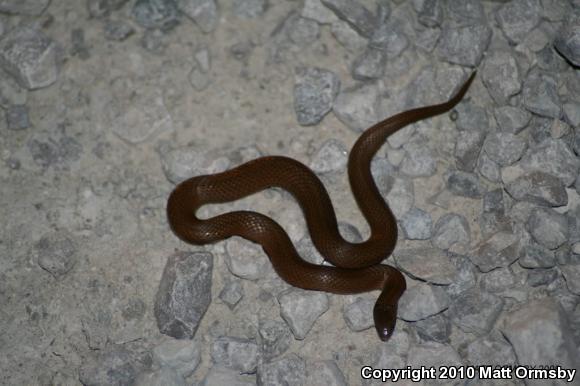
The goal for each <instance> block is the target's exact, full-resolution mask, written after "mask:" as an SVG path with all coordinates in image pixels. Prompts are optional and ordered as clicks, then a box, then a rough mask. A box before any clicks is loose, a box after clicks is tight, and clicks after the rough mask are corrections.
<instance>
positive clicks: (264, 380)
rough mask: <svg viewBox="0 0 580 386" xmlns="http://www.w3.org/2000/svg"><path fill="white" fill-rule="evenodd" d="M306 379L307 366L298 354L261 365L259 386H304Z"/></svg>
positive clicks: (259, 368)
mask: <svg viewBox="0 0 580 386" xmlns="http://www.w3.org/2000/svg"><path fill="white" fill-rule="evenodd" d="M305 378H306V364H305V363H304V360H303V359H302V358H300V357H299V356H298V355H296V354H290V355H288V356H286V357H284V358H281V359H278V360H275V361H272V362H266V363H262V364H260V366H259V367H258V383H257V384H258V386H266V385H268V386H270V385H271V386H284V385H303V384H304V381H305ZM208 386H209V385H208Z"/></svg>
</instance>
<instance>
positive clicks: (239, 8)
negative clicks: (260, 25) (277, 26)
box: [232, 0, 267, 19]
mask: <svg viewBox="0 0 580 386" xmlns="http://www.w3.org/2000/svg"><path fill="white" fill-rule="evenodd" d="M232 4H233V13H234V15H236V16H238V17H243V18H245V19H254V18H257V17H259V16H261V15H262V14H263V13H264V12H265V11H266V5H267V4H266V0H234V1H233V2H232Z"/></svg>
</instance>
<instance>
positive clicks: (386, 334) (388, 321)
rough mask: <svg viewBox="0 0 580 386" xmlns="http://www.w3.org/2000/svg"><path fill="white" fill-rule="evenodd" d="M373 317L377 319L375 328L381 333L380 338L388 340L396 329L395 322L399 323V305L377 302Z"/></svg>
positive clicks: (384, 340)
mask: <svg viewBox="0 0 580 386" xmlns="http://www.w3.org/2000/svg"><path fill="white" fill-rule="evenodd" d="M373 317H374V319H375V328H376V330H377V333H378V334H379V338H380V339H381V340H382V341H383V342H386V341H388V340H389V339H390V338H391V336H392V335H393V332H394V331H395V324H396V323H397V306H396V305H394V306H392V305H385V304H379V303H378V302H377V303H376V304H375V307H374V309H373Z"/></svg>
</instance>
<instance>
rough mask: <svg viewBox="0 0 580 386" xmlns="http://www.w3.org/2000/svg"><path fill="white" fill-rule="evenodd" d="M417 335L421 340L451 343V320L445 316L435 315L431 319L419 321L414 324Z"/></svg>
mask: <svg viewBox="0 0 580 386" xmlns="http://www.w3.org/2000/svg"><path fill="white" fill-rule="evenodd" d="M414 326H415V329H416V330H417V334H419V336H420V337H421V339H423V340H426V341H428V342H429V341H434V342H439V343H449V336H450V335H451V324H450V323H449V318H447V317H445V316H443V314H437V315H433V316H431V317H429V318H426V319H423V320H419V321H418V322H416V323H415V324H414Z"/></svg>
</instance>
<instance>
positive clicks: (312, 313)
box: [278, 289, 329, 340]
mask: <svg viewBox="0 0 580 386" xmlns="http://www.w3.org/2000/svg"><path fill="white" fill-rule="evenodd" d="M278 302H279V303H280V315H281V316H282V318H283V319H284V320H285V321H286V323H288V326H289V327H290V329H291V330H292V333H293V334H294V337H295V338H296V339H299V340H302V339H304V338H305V337H306V334H308V332H309V331H310V329H311V328H312V326H314V323H315V322H316V321H317V320H318V318H319V317H320V316H321V315H322V314H324V313H325V312H326V311H328V308H329V305H328V296H327V295H326V294H325V293H322V292H313V291H305V290H299V289H289V290H286V291H284V292H282V293H281V294H280V295H279V296H278Z"/></svg>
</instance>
